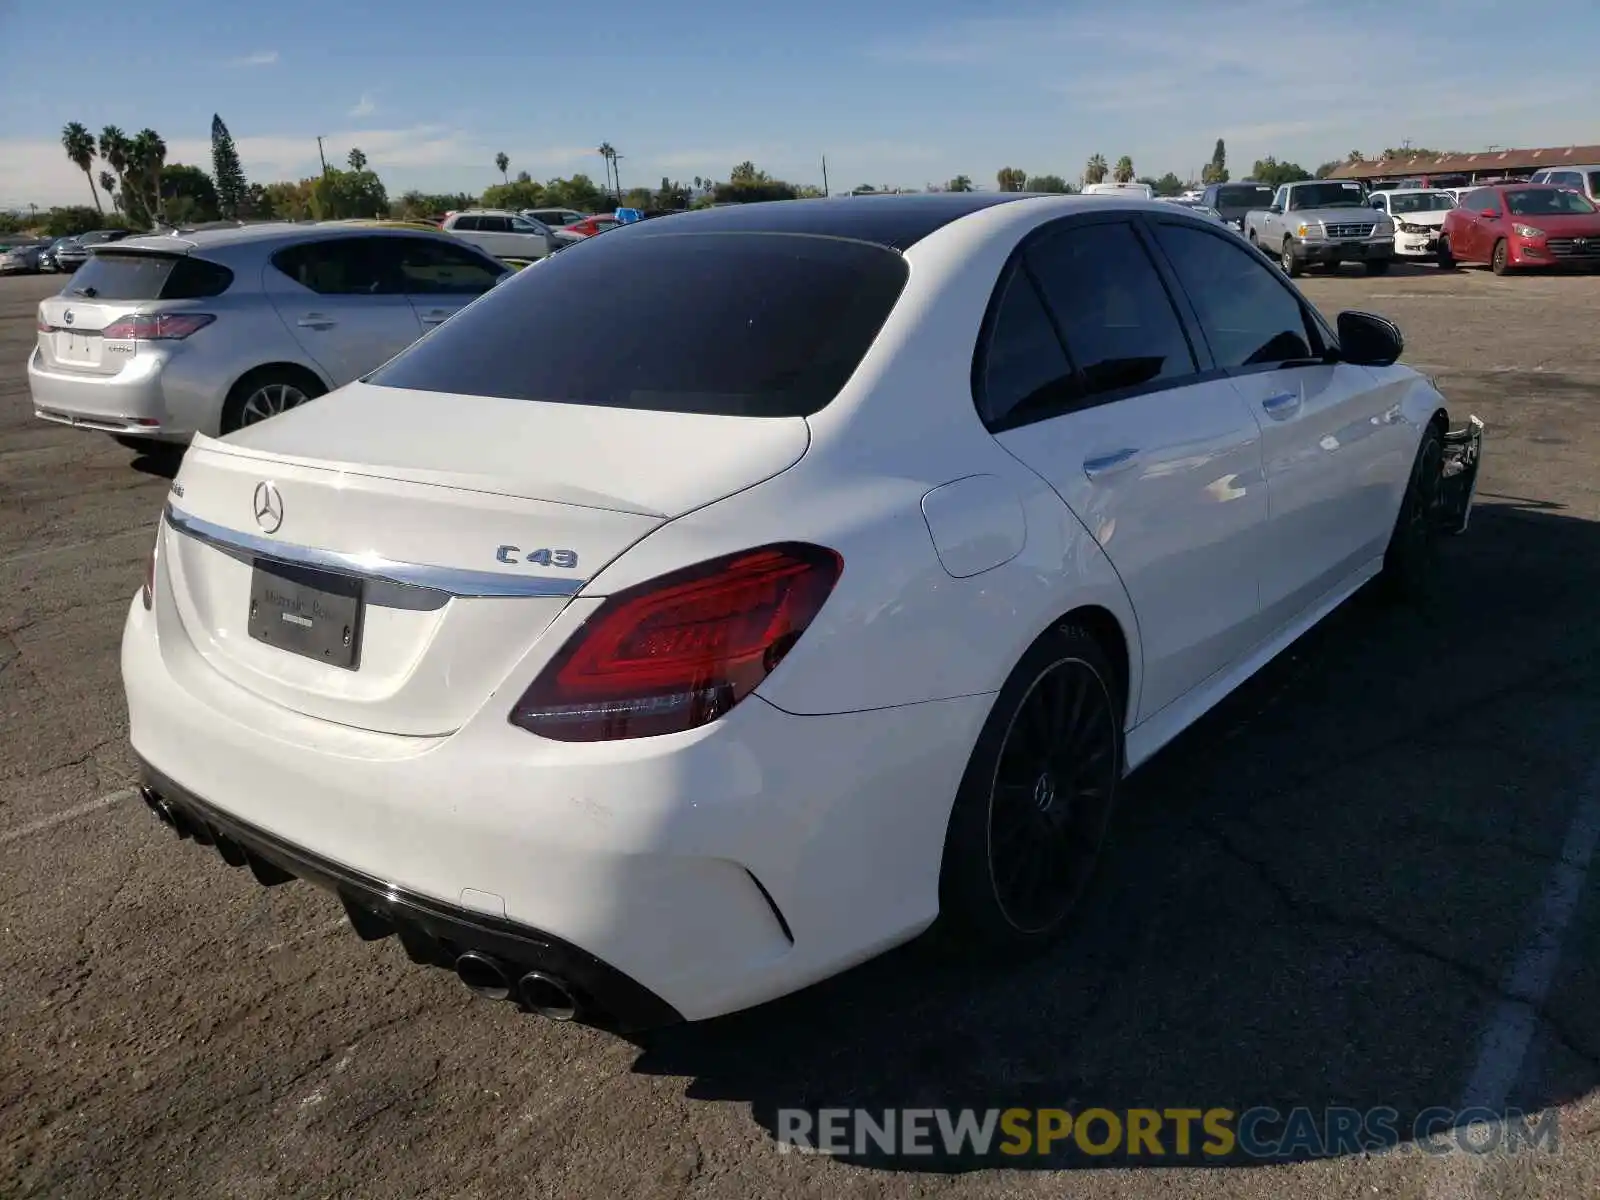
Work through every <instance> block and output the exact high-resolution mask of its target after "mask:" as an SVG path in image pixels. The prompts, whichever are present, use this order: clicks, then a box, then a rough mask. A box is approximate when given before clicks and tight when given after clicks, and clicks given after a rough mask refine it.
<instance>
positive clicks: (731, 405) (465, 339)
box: [367, 233, 907, 417]
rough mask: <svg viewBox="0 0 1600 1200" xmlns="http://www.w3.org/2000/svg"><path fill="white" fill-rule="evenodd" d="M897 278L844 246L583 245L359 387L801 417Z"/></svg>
mask: <svg viewBox="0 0 1600 1200" xmlns="http://www.w3.org/2000/svg"><path fill="white" fill-rule="evenodd" d="M906 278H907V268H906V263H905V260H904V259H903V258H902V257H901V256H900V255H899V254H898V253H896V252H895V251H893V250H887V249H884V248H883V247H881V246H875V245H868V244H866V243H862V242H854V241H847V240H844V239H841V238H827V237H813V236H809V235H794V234H772V233H734V234H720V233H719V234H692V233H663V234H648V233H647V234H643V235H642V236H633V237H620V238H617V239H615V240H614V239H612V238H588V239H586V240H584V241H582V242H580V243H578V244H576V245H574V246H570V247H568V248H566V249H565V250H564V251H563V252H562V253H560V254H553V255H551V256H550V257H549V259H548V260H546V261H545V262H544V263H543V264H541V265H540V266H539V267H537V268H535V269H530V270H525V271H521V272H519V273H518V274H517V275H515V276H514V277H513V278H511V279H509V280H508V281H506V282H505V283H503V284H501V285H500V286H499V287H497V288H495V289H494V290H493V291H491V292H490V293H489V294H488V295H486V296H485V297H484V298H483V299H482V300H480V301H478V302H477V303H475V304H473V305H471V306H470V307H469V308H466V309H464V310H463V311H462V312H461V313H460V315H458V316H456V317H454V318H452V319H451V320H450V321H449V322H448V323H446V324H444V325H441V326H440V327H439V328H438V329H436V330H435V331H434V332H433V333H431V334H430V335H429V336H428V337H426V338H424V339H423V340H422V341H420V342H418V343H416V344H415V345H413V346H412V347H411V348H410V349H408V350H406V351H404V352H402V353H401V354H400V355H399V357H397V358H395V359H394V360H392V361H391V362H389V363H388V364H387V365H385V366H383V367H381V368H379V369H378V370H377V371H376V372H375V373H374V374H373V375H371V376H369V377H368V380H367V382H369V383H372V384H375V385H377V386H379V387H393V388H407V389H412V390H419V391H432V392H453V393H459V394H464V395H470V396H497V397H505V398H508V399H517V400H536V401H542V402H546V403H553V404H592V405H600V406H605V407H610V408H634V409H649V410H653V411H657V412H678V413H710V414H719V415H724V416H749V417H794V416H807V415H809V414H811V413H814V412H816V411H818V410H819V409H821V408H822V407H823V406H825V405H826V404H828V403H829V402H830V401H831V400H832V399H833V398H834V396H835V395H837V394H838V392H839V390H840V389H841V388H842V387H843V386H844V385H845V383H846V382H848V380H849V378H850V376H851V375H852V374H853V373H854V372H855V369H856V367H857V366H859V365H860V363H861V360H862V359H863V358H864V357H865V356H866V353H867V351H868V350H869V349H870V348H871V346H872V343H873V340H874V339H875V338H876V337H877V336H878V332H879V330H880V329H882V327H883V323H884V321H885V320H887V319H888V316H889V313H890V312H891V310H892V309H893V308H894V306H895V303H896V302H897V301H898V300H899V298H900V293H901V291H902V289H903V288H904V287H905V283H906ZM530 338H534V339H536V340H537V342H538V350H537V353H532V352H530V351H529V339H530Z"/></svg>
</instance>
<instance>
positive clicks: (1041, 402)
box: [978, 268, 1078, 432]
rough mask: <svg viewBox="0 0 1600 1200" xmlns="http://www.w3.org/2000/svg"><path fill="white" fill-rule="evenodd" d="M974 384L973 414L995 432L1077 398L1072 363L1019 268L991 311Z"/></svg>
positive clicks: (1028, 279) (1068, 405) (1062, 407)
mask: <svg viewBox="0 0 1600 1200" xmlns="http://www.w3.org/2000/svg"><path fill="white" fill-rule="evenodd" d="M978 384H979V387H978V398H979V405H978V412H979V415H980V416H981V417H982V418H983V420H984V423H985V424H986V425H988V426H989V428H990V429H992V430H995V431H996V432H998V431H999V430H1001V429H1005V428H1009V427H1011V426H1014V425H1020V424H1023V423H1025V422H1026V421H1028V420H1029V419H1030V418H1033V417H1038V416H1042V415H1046V414H1051V415H1053V414H1054V413H1055V412H1057V411H1060V410H1062V409H1064V408H1066V407H1070V404H1071V402H1072V401H1073V400H1074V399H1076V398H1077V396H1078V388H1077V387H1076V386H1075V384H1076V380H1075V379H1074V377H1073V371H1072V364H1071V362H1069V361H1068V359H1067V354H1066V351H1065V350H1063V349H1062V347H1061V339H1060V338H1059V337H1057V336H1056V331H1055V328H1054V327H1053V326H1052V325H1051V324H1050V314H1049V313H1047V312H1046V311H1045V307H1044V302H1043V301H1041V300H1040V299H1039V292H1038V289H1036V288H1035V287H1034V286H1033V280H1032V279H1030V278H1029V277H1028V273H1027V271H1025V270H1022V269H1021V268H1018V269H1017V270H1014V271H1012V273H1011V278H1010V280H1009V281H1008V282H1007V283H1006V284H1005V292H1004V293H1003V294H1002V296H1001V298H1000V303H999V305H998V306H997V307H996V308H995V310H994V318H993V321H992V323H991V325H990V330H989V339H988V342H987V343H986V345H985V347H984V352H983V358H982V360H981V362H980V364H979V368H978Z"/></svg>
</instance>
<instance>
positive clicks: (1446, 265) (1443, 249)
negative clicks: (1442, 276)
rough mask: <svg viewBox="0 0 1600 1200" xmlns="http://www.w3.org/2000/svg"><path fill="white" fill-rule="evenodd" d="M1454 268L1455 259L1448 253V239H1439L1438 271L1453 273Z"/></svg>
mask: <svg viewBox="0 0 1600 1200" xmlns="http://www.w3.org/2000/svg"><path fill="white" fill-rule="evenodd" d="M1455 267H1456V258H1455V255H1454V254H1452V253H1451V252H1450V239H1449V238H1447V237H1442V238H1440V239H1439V269H1440V270H1441V271H1453V270H1455Z"/></svg>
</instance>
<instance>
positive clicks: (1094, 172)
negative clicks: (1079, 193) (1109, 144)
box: [1083, 154, 1106, 183]
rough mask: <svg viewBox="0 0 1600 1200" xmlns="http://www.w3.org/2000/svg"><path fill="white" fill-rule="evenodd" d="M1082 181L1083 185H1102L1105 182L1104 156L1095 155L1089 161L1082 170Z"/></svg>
mask: <svg viewBox="0 0 1600 1200" xmlns="http://www.w3.org/2000/svg"><path fill="white" fill-rule="evenodd" d="M1083 181H1084V182H1085V183H1104V182H1105V181H1106V156H1105V155H1104V154H1096V155H1094V156H1093V157H1092V158H1090V159H1089V162H1088V164H1087V165H1086V166H1085V167H1084V169H1083Z"/></svg>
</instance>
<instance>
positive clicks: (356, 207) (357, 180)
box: [301, 167, 389, 221]
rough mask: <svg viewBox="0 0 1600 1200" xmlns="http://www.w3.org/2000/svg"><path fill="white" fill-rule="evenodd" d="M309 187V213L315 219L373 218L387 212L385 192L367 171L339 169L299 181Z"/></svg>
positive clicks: (375, 177)
mask: <svg viewBox="0 0 1600 1200" xmlns="http://www.w3.org/2000/svg"><path fill="white" fill-rule="evenodd" d="M301 182H302V183H303V184H308V185H309V186H310V207H311V215H312V216H313V217H314V218H316V219H317V220H318V221H337V220H343V219H347V218H350V217H373V216H380V215H383V214H386V213H387V212H388V211H389V194H388V192H386V191H385V190H384V187H383V183H382V181H381V180H379V178H378V177H377V175H375V174H373V172H371V171H341V170H339V169H338V168H337V167H330V168H329V169H328V173H327V174H326V175H323V176H320V177H318V178H316V179H307V180H302V181H301Z"/></svg>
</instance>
